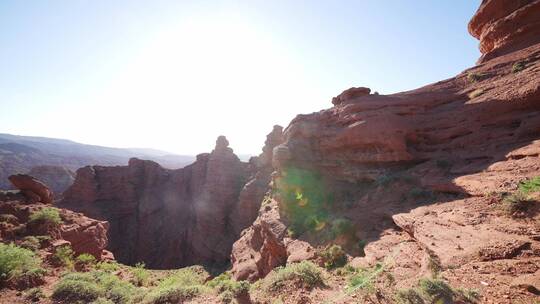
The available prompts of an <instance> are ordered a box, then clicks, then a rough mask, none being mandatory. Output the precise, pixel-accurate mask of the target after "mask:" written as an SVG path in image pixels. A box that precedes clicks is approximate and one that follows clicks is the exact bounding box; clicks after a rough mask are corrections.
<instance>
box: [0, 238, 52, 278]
mask: <svg viewBox="0 0 540 304" xmlns="http://www.w3.org/2000/svg"><path fill="white" fill-rule="evenodd" d="M45 273H46V271H45V270H44V269H43V268H41V259H40V258H39V257H38V256H37V255H36V254H35V253H34V252H32V251H31V250H28V249H25V248H22V247H19V246H16V245H15V244H3V243H0V280H1V281H4V280H14V281H35V280H39V279H41V277H43V275H44V274H45Z"/></svg>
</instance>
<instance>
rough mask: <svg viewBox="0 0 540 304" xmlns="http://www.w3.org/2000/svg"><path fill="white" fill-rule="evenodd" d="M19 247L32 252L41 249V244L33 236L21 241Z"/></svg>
mask: <svg viewBox="0 0 540 304" xmlns="http://www.w3.org/2000/svg"><path fill="white" fill-rule="evenodd" d="M20 246H21V247H22V248H26V249H28V250H32V251H38V250H39V248H41V242H40V241H39V239H38V238H37V237H35V236H27V237H25V238H24V239H23V241H22V242H21V244H20Z"/></svg>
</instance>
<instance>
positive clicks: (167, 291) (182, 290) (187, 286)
mask: <svg viewBox="0 0 540 304" xmlns="http://www.w3.org/2000/svg"><path fill="white" fill-rule="evenodd" d="M205 278H206V276H205V275H204V270H202V268H201V267H188V268H183V269H180V270H178V271H176V272H174V273H173V274H171V275H170V276H167V277H166V278H164V279H163V280H161V281H160V282H159V283H158V285H157V286H156V287H155V288H153V289H152V290H151V291H150V292H149V293H147V294H146V295H145V296H144V299H143V301H142V303H146V304H162V303H178V302H180V303H182V302H183V301H186V300H189V299H191V298H193V297H195V296H197V295H199V294H201V293H203V292H205V291H207V290H208V287H206V286H204V281H205Z"/></svg>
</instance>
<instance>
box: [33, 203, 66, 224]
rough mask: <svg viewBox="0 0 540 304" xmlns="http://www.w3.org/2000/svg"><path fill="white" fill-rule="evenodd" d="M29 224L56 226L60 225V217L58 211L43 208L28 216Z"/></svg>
mask: <svg viewBox="0 0 540 304" xmlns="http://www.w3.org/2000/svg"><path fill="white" fill-rule="evenodd" d="M29 222H42V223H47V224H50V225H54V226H57V225H60V224H62V218H61V217H60V213H59V212H58V209H56V208H53V207H45V208H42V209H40V210H38V211H35V212H33V213H32V214H31V215H30V219H29Z"/></svg>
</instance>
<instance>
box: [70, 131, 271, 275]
mask: <svg viewBox="0 0 540 304" xmlns="http://www.w3.org/2000/svg"><path fill="white" fill-rule="evenodd" d="M280 136H281V128H280V127H275V128H274V131H273V132H272V133H271V134H270V135H269V139H268V140H267V146H268V147H267V149H268V150H269V151H271V149H272V148H273V145H275V142H276V141H280V139H279V138H280ZM228 145H229V143H228V141H227V139H226V138H225V137H223V136H220V137H219V138H218V140H217V142H216V147H215V149H214V151H212V153H206V154H200V155H198V156H197V160H196V161H195V163H193V164H191V165H189V166H187V167H185V168H182V169H177V170H167V169H164V168H162V167H160V166H159V165H158V164H156V163H154V162H152V161H144V160H139V159H131V160H130V161H129V164H128V166H118V167H101V166H93V167H90V166H89V167H84V168H81V169H79V170H78V171H77V178H76V180H75V183H74V184H73V186H72V187H71V188H69V189H68V190H67V191H66V192H65V198H64V199H63V200H62V201H61V202H60V206H62V207H65V208H69V209H72V210H76V211H79V212H83V213H84V214H86V215H88V216H91V217H95V218H98V219H103V220H107V221H108V222H109V223H110V226H111V228H110V231H109V236H110V245H109V248H110V250H111V251H112V252H113V253H114V254H115V256H116V258H117V259H118V260H119V261H121V262H123V263H128V264H133V263H136V262H139V261H144V262H145V263H146V265H148V266H149V267H153V268H170V267H180V266H186V265H191V264H206V265H212V264H224V263H226V262H227V261H228V260H229V255H230V251H231V248H232V243H233V242H234V241H235V240H236V239H237V238H238V237H239V235H240V231H242V229H244V228H246V227H247V226H249V225H250V224H251V223H252V222H253V220H254V219H255V217H256V215H257V210H258V209H259V206H260V202H261V201H262V198H263V196H264V194H265V192H266V191H267V189H268V182H269V180H270V173H271V169H269V165H268V162H269V161H268V158H269V156H268V152H266V154H264V152H263V155H262V157H261V158H260V159H254V160H253V161H252V163H251V164H246V163H243V162H241V161H240V160H239V159H238V157H237V156H236V155H235V154H234V153H233V151H232V149H231V148H229V147H228Z"/></svg>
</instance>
